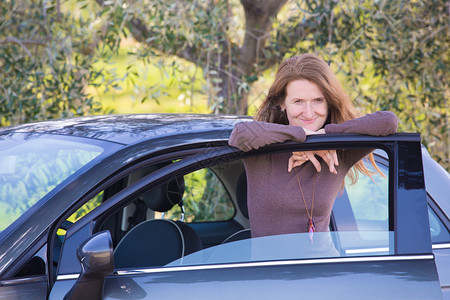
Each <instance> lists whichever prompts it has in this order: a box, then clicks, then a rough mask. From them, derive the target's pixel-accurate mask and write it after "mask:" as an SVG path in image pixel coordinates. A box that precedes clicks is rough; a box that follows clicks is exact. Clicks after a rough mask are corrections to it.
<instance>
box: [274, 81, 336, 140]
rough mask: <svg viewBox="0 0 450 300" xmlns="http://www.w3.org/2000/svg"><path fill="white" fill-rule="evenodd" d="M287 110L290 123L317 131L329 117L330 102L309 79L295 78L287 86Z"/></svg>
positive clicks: (285, 106)
mask: <svg viewBox="0 0 450 300" xmlns="http://www.w3.org/2000/svg"><path fill="white" fill-rule="evenodd" d="M281 108H282V109H285V110H286V114H287V118H288V121H289V125H294V126H301V127H303V128H305V129H308V130H311V131H317V130H319V129H320V128H322V126H323V125H324V124H325V121H326V120H327V117H328V103H327V101H326V99H325V96H324V95H323V93H322V91H321V90H320V88H319V87H318V86H317V85H316V84H315V83H313V82H311V81H308V80H295V81H291V82H289V84H288V85H287V86H286V99H285V100H284V103H283V104H282V105H281Z"/></svg>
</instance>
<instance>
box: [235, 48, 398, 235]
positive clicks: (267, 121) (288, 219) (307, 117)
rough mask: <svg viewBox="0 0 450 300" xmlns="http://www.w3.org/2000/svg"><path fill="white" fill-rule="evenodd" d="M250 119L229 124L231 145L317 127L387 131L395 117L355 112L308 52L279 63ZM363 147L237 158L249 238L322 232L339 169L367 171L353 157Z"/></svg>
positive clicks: (342, 172)
mask: <svg viewBox="0 0 450 300" xmlns="http://www.w3.org/2000/svg"><path fill="white" fill-rule="evenodd" d="M255 119H256V121H253V122H242V123H238V124H236V126H235V127H234V129H233V132H232V133H231V136H230V139H229V144H230V145H231V146H235V147H237V148H239V149H241V150H243V151H249V150H252V149H258V148H259V147H262V146H264V145H267V144H272V143H278V142H284V141H286V140H293V141H297V142H303V141H305V139H306V136H307V135H311V134H323V133H358V134H368V135H374V136H384V135H389V134H393V133H395V132H396V131H397V122H398V120H397V117H396V116H395V115H394V114H393V113H391V112H376V113H373V114H368V115H366V116H364V117H361V118H355V113H354V112H353V107H352V104H351V102H350V100H349V98H348V96H347V95H346V94H345V92H344V90H343V89H342V87H341V85H340V83H339V82H338V80H337V78H336V76H335V75H334V74H333V72H332V71H331V69H330V67H329V66H328V65H327V64H326V63H325V62H324V61H323V60H322V59H320V58H318V57H317V56H315V55H313V54H302V55H299V56H295V57H292V58H289V59H287V60H285V61H283V62H282V63H281V64H280V66H279V67H278V71H277V74H276V77H275V80H274V82H273V84H272V86H271V87H270V89H269V93H268V95H267V97H266V99H265V100H264V102H263V103H262V105H261V106H260V108H259V109H258V111H257V114H256V116H255ZM370 152H371V151H370V150H368V149H352V150H346V151H344V150H338V151H337V152H336V151H335V150H322V151H302V152H294V153H279V154H270V155H264V156H258V157H253V158H247V159H244V164H245V168H246V172H247V182H248V193H247V194H248V199H247V203H248V210H249V218H250V228H251V231H252V237H260V236H268V235H278V234H287V233H298V232H308V231H309V232H310V238H312V233H313V232H314V231H328V230H329V229H328V228H329V223H330V215H331V210H332V208H333V204H334V200H335V198H336V196H337V194H338V192H339V191H340V190H341V189H342V186H343V181H344V178H345V176H346V174H347V172H348V171H349V170H350V169H351V168H352V166H354V168H353V169H355V168H356V169H357V170H360V171H361V172H363V173H365V174H369V172H368V170H367V169H366V168H365V167H364V165H363V164H362V162H360V160H361V159H362V158H363V157H365V156H366V155H368V154H369V153H370ZM372 162H373V159H372ZM324 169H325V170H324ZM326 169H328V171H327V170H326ZM292 170H293V171H292ZM355 175H356V173H355ZM355 175H353V178H352V179H355Z"/></svg>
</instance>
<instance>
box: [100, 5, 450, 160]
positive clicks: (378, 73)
mask: <svg viewBox="0 0 450 300" xmlns="http://www.w3.org/2000/svg"><path fill="white" fill-rule="evenodd" d="M97 3H99V5H100V6H101V7H103V8H107V7H110V8H111V16H112V18H111V20H113V21H112V22H111V24H116V26H117V30H116V31H117V32H121V31H123V28H124V27H126V28H127V29H128V30H129V32H130V34H131V35H132V36H133V37H134V38H135V39H136V40H137V41H139V42H140V43H141V44H142V48H141V49H140V50H139V51H138V52H137V53H136V55H137V56H139V57H142V58H143V59H148V58H149V57H161V56H163V57H166V56H167V55H171V56H177V57H180V58H182V59H184V60H187V61H189V62H192V63H194V64H195V65H196V66H199V67H200V68H201V69H202V70H203V77H204V79H205V81H206V88H205V89H206V91H207V93H208V96H209V99H210V105H211V108H212V110H213V111H215V112H222V113H239V114H246V113H247V109H248V95H249V92H250V91H251V87H252V83H253V82H255V81H256V80H258V78H260V77H261V75H262V74H263V73H264V71H266V70H270V69H273V68H274V66H276V65H277V64H278V63H279V62H280V60H282V59H283V58H285V57H288V56H292V55H295V54H298V53H301V52H315V53H318V54H319V55H321V56H322V57H323V58H324V59H325V60H327V61H330V63H331V66H332V68H333V69H334V70H335V71H336V72H337V73H338V76H340V77H341V79H342V80H343V81H344V83H345V85H346V88H347V90H348V91H349V93H350V94H351V95H352V98H353V99H354V102H355V104H356V106H357V108H358V110H359V112H360V113H364V112H370V111H374V110H380V109H382V110H392V111H394V112H395V113H396V114H397V115H398V116H399V119H400V130H405V131H419V132H421V133H422V136H423V142H424V144H425V145H426V146H428V148H429V149H430V150H431V153H432V154H433V156H434V157H435V159H437V160H438V161H439V162H440V163H441V164H443V165H445V166H446V167H447V168H450V161H449V145H450V136H449V124H448V119H449V105H448V101H447V98H448V97H449V78H450V76H449V75H450V74H449V69H450V64H449V59H450V50H449V47H448V45H449V44H450V30H449V26H450V24H449V4H448V2H446V1H444V0H431V1H427V2H423V1H403V0H393V1H385V0H378V1H360V0H358V1H357V0H353V1H340V0H302V1H287V0H240V1H237V0H227V1H218V0H208V1H199V0H183V1H181V0H178V1H164V0H141V1H120V0H116V1H115V2H114V1H103V0H97ZM113 3H114V4H113ZM118 3H120V4H121V5H117V4H118ZM117 10H119V11H124V12H125V11H126V13H117Z"/></svg>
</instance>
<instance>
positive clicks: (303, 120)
mask: <svg viewBox="0 0 450 300" xmlns="http://www.w3.org/2000/svg"><path fill="white" fill-rule="evenodd" d="M315 120H317V118H315V119H309V120H305V119H300V121H302V122H304V123H313V122H314V121H315Z"/></svg>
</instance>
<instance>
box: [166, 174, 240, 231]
mask: <svg viewBox="0 0 450 300" xmlns="http://www.w3.org/2000/svg"><path fill="white" fill-rule="evenodd" d="M184 182H185V188H184V194H183V205H184V209H185V221H186V222H188V223H195V222H218V221H228V220H230V219H231V218H232V217H233V216H234V213H235V208H234V205H233V202H232V200H231V198H230V195H229V194H228V191H227V190H226V188H225V187H224V185H223V184H222V182H221V181H220V179H219V178H218V177H217V175H216V174H215V173H214V172H213V171H212V170H211V169H210V168H204V169H200V170H197V171H195V172H192V173H189V174H186V175H184ZM166 216H167V218H170V219H179V218H180V216H181V209H180V206H178V205H177V206H174V207H173V208H172V209H171V210H169V211H168V212H167V214H166Z"/></svg>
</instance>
